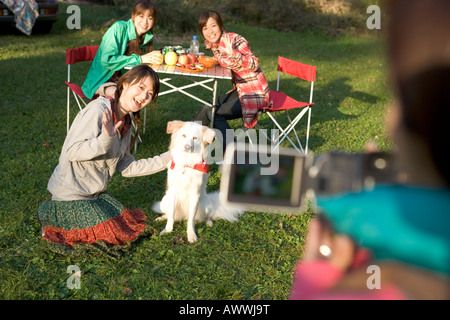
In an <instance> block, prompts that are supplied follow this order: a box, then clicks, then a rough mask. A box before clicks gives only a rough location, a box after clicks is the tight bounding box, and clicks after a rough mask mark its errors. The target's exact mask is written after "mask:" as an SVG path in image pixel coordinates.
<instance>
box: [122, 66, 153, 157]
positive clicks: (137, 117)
mask: <svg viewBox="0 0 450 320" xmlns="http://www.w3.org/2000/svg"><path fill="white" fill-rule="evenodd" d="M146 77H150V78H151V79H152V83H153V99H152V103H151V106H150V108H152V109H153V108H154V107H155V105H156V100H157V99H158V94H159V86H160V84H159V77H158V74H157V73H156V72H155V71H154V70H153V69H152V68H151V67H150V66H149V65H146V64H140V65H137V66H135V67H133V68H132V69H131V70H129V71H128V72H127V73H125V74H124V75H123V76H122V77H120V79H119V81H118V82H117V88H116V93H115V96H114V101H115V103H119V98H120V96H121V95H122V91H123V84H124V83H128V84H130V85H133V84H135V83H139V82H141V81H143V80H144V79H145V78H146ZM133 116H134V121H135V123H136V132H135V134H134V137H133V141H132V142H131V145H130V149H132V148H133V146H134V144H135V143H136V140H137V138H138V136H139V128H140V127H141V113H140V111H137V112H133Z"/></svg>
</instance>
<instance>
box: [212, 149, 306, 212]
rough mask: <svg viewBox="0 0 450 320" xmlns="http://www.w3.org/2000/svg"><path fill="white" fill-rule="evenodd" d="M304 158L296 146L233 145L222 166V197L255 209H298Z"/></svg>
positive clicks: (301, 190) (224, 199)
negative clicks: (267, 148)
mask: <svg viewBox="0 0 450 320" xmlns="http://www.w3.org/2000/svg"><path fill="white" fill-rule="evenodd" d="M305 161H306V158H305V157H301V156H299V154H298V152H297V151H296V150H294V149H281V150H279V151H276V152H270V151H268V152H261V150H255V149H253V148H252V147H251V146H250V145H248V144H237V145H233V144H230V145H229V147H228V148H227V151H226V154H225V159H224V164H223V166H222V180H221V192H220V193H221V196H222V199H221V200H222V201H225V202H230V203H241V204H245V205H246V206H248V208H249V209H255V210H267V211H273V210H283V209H291V210H293V209H299V208H300V207H301V206H302V204H303V203H302V197H303V194H302V192H303V191H304V186H303V181H302V179H303V177H304V174H303V172H304V169H305Z"/></svg>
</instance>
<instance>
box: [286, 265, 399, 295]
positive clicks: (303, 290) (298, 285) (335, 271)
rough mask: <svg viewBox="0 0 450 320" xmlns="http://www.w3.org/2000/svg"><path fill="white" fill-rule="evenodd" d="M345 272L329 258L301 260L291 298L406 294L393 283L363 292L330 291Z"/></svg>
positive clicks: (295, 275) (296, 271)
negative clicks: (309, 260)
mask: <svg viewBox="0 0 450 320" xmlns="http://www.w3.org/2000/svg"><path fill="white" fill-rule="evenodd" d="M343 275H344V272H343V271H342V270H340V269H339V268H337V267H335V266H334V265H332V264H331V263H330V262H329V261H328V260H314V261H311V262H300V263H299V264H298V266H297V269H296V270H295V274H294V282H293V285H292V290H291V294H290V297H289V299H290V300H403V299H406V296H405V295H404V294H403V293H402V292H401V291H400V290H399V289H398V288H397V287H395V286H393V285H384V286H383V287H382V288H381V289H372V290H370V289H367V290H364V291H361V292H350V291H349V292H330V291H329V290H330V289H331V288H332V287H334V286H335V285H336V284H337V283H338V282H339V280H340V279H341V278H342V276H343Z"/></svg>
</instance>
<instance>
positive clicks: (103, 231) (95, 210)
mask: <svg viewBox="0 0 450 320" xmlns="http://www.w3.org/2000/svg"><path fill="white" fill-rule="evenodd" d="M38 218H39V222H40V223H41V225H42V229H43V238H44V239H45V240H47V241H49V242H51V243H57V244H61V245H68V246H70V247H74V245H76V246H77V247H78V245H79V244H94V243H98V242H104V243H106V244H107V245H123V244H125V243H127V242H130V241H133V240H135V239H137V238H138V236H139V235H141V234H142V233H143V232H144V229H146V227H147V226H146V225H145V224H143V223H142V222H144V221H145V218H146V217H145V215H144V213H143V212H142V210H140V209H135V210H128V209H127V208H125V207H124V206H123V205H122V204H121V203H120V202H119V201H117V200H116V199H115V198H114V197H112V196H111V195H110V194H108V193H106V192H105V193H102V194H100V195H99V197H98V198H97V199H96V200H73V201H54V200H47V201H45V202H44V203H42V204H41V205H40V206H39V210H38ZM103 245H104V244H103Z"/></svg>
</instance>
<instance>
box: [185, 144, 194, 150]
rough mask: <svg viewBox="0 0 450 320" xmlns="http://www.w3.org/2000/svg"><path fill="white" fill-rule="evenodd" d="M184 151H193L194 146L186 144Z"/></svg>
mask: <svg viewBox="0 0 450 320" xmlns="http://www.w3.org/2000/svg"><path fill="white" fill-rule="evenodd" d="M184 151H192V146H191V145H190V144H189V143H186V144H185V145H184Z"/></svg>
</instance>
